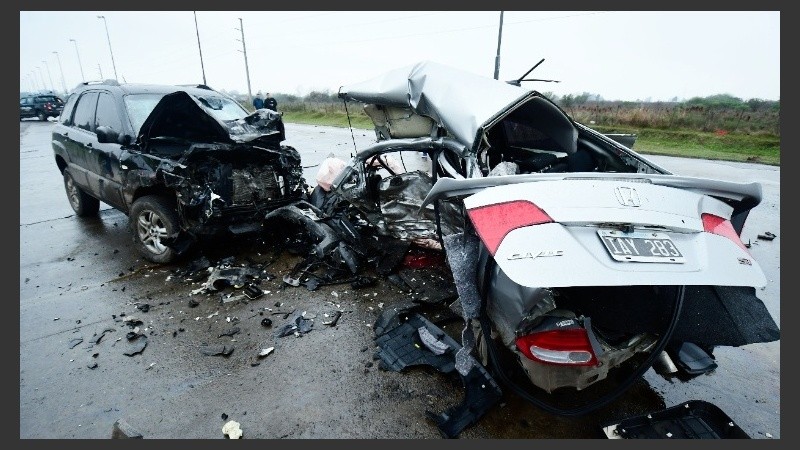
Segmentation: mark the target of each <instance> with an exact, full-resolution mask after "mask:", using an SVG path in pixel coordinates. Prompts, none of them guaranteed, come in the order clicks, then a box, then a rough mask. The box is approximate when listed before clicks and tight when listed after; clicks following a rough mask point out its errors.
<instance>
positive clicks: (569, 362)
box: [516, 328, 597, 366]
mask: <svg viewBox="0 0 800 450" xmlns="http://www.w3.org/2000/svg"><path fill="white" fill-rule="evenodd" d="M516 343H517V348H518V349H519V351H521V352H522V354H524V355H525V356H527V357H528V358H529V359H532V360H534V361H541V362H543V363H548V364H558V365H566V366H594V365H597V357H596V356H595V354H594V350H593V349H592V344H591V342H589V334H588V333H587V332H586V330H585V329H583V328H570V329H565V330H550V331H542V332H539V333H533V334H529V335H526V336H522V337H519V338H517V341H516Z"/></svg>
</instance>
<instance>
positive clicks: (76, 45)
mask: <svg viewBox="0 0 800 450" xmlns="http://www.w3.org/2000/svg"><path fill="white" fill-rule="evenodd" d="M70 41H72V43H73V44H75V54H76V55H78V67H80V68H81V83H83V82H85V81H86V77H85V76H84V75H83V64H81V54H80V53H78V41H76V40H75V39H70Z"/></svg>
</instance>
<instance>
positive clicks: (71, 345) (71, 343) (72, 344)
mask: <svg viewBox="0 0 800 450" xmlns="http://www.w3.org/2000/svg"><path fill="white" fill-rule="evenodd" d="M81 342H83V338H75V339H72V340H70V341H69V348H75V346H77V345H78V344H80V343H81Z"/></svg>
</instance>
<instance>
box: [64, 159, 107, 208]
mask: <svg viewBox="0 0 800 450" xmlns="http://www.w3.org/2000/svg"><path fill="white" fill-rule="evenodd" d="M64 190H66V191H67V200H69V205H70V206H72V210H73V211H75V214H76V215H77V216H78V217H88V216H95V215H97V211H99V210H100V200H98V199H96V198H94V197H92V196H91V195H89V194H87V193H86V192H84V191H83V189H81V188H79V187H78V185H77V184H75V179H74V178H72V175H70V173H69V171H67V170H64Z"/></svg>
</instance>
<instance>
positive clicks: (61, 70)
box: [53, 52, 67, 95]
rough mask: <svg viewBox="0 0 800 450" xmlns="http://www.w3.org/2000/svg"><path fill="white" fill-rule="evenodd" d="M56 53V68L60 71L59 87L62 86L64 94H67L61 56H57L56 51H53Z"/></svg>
mask: <svg viewBox="0 0 800 450" xmlns="http://www.w3.org/2000/svg"><path fill="white" fill-rule="evenodd" d="M53 53H55V54H56V59H57V60H58V70H59V72H61V87H62V88H64V95H67V83H65V82H64V69H63V68H62V67H61V57H60V56H58V52H53Z"/></svg>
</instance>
